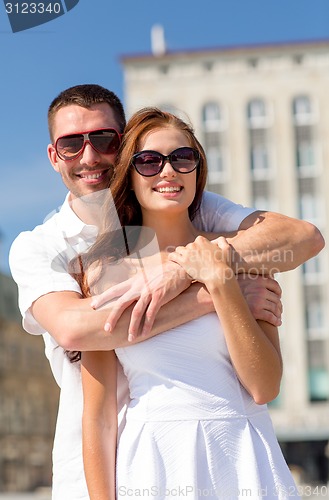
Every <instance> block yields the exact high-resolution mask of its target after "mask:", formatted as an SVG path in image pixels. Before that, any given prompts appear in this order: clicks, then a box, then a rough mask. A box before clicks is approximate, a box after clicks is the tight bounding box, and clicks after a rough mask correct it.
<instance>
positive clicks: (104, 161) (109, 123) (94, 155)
mask: <svg viewBox="0 0 329 500" xmlns="http://www.w3.org/2000/svg"><path fill="white" fill-rule="evenodd" d="M103 128H114V129H116V130H119V126H118V123H117V121H116V119H115V116H114V113H113V110H112V108H111V107H110V106H109V105H108V104H107V103H101V104H94V105H93V106H92V107H91V108H89V109H87V108H83V107H81V106H77V105H69V106H65V107H63V108H60V109H59V110H58V111H57V113H56V115H55V117H54V122H53V136H54V144H55V143H56V140H57V139H58V137H61V136H63V135H70V134H76V133H79V132H89V131H92V130H97V129H103ZM48 157H49V160H50V162H51V164H52V166H53V168H54V169H55V170H56V172H59V173H60V174H61V177H62V180H63V182H64V184H65V185H66V187H67V188H68V190H69V191H70V192H71V194H72V198H80V197H81V196H84V195H88V194H91V193H94V192H96V191H99V190H101V189H106V188H108V187H109V185H110V181H111V178H112V174H113V164H114V161H115V157H116V153H113V154H101V153H99V152H98V151H96V150H95V149H94V148H93V147H92V146H91V145H90V144H89V143H87V144H85V146H84V149H83V152H82V153H81V155H80V156H78V158H76V159H74V160H71V161H65V160H62V159H61V158H59V156H58V155H57V153H56V150H55V147H54V145H53V144H49V146H48Z"/></svg>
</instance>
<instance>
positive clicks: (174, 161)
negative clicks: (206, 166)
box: [131, 147, 200, 177]
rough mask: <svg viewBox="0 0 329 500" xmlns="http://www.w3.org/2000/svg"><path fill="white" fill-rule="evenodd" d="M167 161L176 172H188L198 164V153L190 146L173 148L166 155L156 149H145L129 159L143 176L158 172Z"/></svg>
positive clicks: (150, 175)
mask: <svg viewBox="0 0 329 500" xmlns="http://www.w3.org/2000/svg"><path fill="white" fill-rule="evenodd" d="M167 161H169V163H170V165H171V166H172V168H173V169H174V170H175V171H176V172H179V173H180V174H189V173H190V172H193V170H195V169H196V168H197V166H198V165H199V163H200V153H199V151H198V150H197V149H194V148H190V147H182V148H178V149H175V150H174V151H172V152H171V153H169V155H166V156H165V155H163V154H161V153H159V152H158V151H151V150H150V151H149V150H145V151H140V152H139V153H136V154H134V155H133V157H132V159H131V163H132V165H133V166H134V167H135V169H136V171H137V172H138V173H139V174H140V175H143V176H144V177H152V176H153V175H157V174H159V173H160V172H161V170H162V169H163V167H164V166H165V164H166V162H167Z"/></svg>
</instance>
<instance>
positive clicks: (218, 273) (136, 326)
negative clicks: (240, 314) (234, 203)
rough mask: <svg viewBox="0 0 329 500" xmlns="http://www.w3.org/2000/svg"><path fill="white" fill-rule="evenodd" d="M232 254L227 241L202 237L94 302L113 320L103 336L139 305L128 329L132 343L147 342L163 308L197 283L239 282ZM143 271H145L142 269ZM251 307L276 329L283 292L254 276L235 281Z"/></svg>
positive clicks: (242, 275)
mask: <svg viewBox="0 0 329 500" xmlns="http://www.w3.org/2000/svg"><path fill="white" fill-rule="evenodd" d="M231 258H232V248H231V246H230V245H229V243H228V242H227V240H226V239H225V238H224V237H219V238H217V239H215V240H213V241H209V240H208V239H207V238H204V237H202V236H198V237H197V238H196V240H195V241H194V242H192V243H189V244H188V245H186V246H185V247H182V246H180V247H177V248H176V249H175V251H174V252H172V253H169V254H168V261H167V262H165V263H163V264H161V265H157V266H153V267H152V269H151V270H150V269H148V272H147V273H145V272H139V273H137V274H135V275H134V276H133V277H131V278H129V279H127V280H125V281H123V282H121V283H119V284H116V285H113V286H111V287H110V288H108V289H107V290H105V291H104V292H103V293H100V294H98V295H94V296H93V297H92V301H91V306H92V307H93V308H94V309H98V308H100V307H102V306H106V308H108V309H109V314H108V317H107V320H106V323H105V325H104V330H105V331H107V332H112V331H113V330H114V328H115V325H116V323H117V321H118V319H119V318H120V316H121V315H122V313H123V312H124V311H125V310H126V309H127V308H128V307H129V306H131V305H132V304H134V303H135V305H134V307H133V309H132V313H131V317H130V323H129V327H128V340H129V341H132V340H134V339H135V337H136V336H139V335H140V336H147V335H148V334H149V333H150V331H151V329H152V326H153V324H154V321H155V317H156V315H157V313H158V311H159V309H160V307H162V306H163V305H164V304H166V303H168V302H169V301H171V300H173V299H174V298H175V297H177V296H178V295H179V294H181V293H182V292H184V290H186V289H187V288H188V287H190V286H193V285H191V283H192V281H193V280H195V281H199V282H200V283H206V282H207V281H209V280H216V279H220V280H225V279H228V278H230V279H232V278H233V277H234V271H233V269H232V267H231ZM141 268H143V266H141ZM235 279H237V281H238V284H239V286H240V288H241V291H242V293H243V295H244V298H245V300H246V301H247V303H248V306H249V308H250V310H251V312H252V314H253V316H254V318H255V319H257V320H263V321H267V322H269V323H271V324H273V325H274V326H279V325H280V324H281V315H282V303H281V288H280V285H279V284H278V282H277V281H275V280H274V279H272V278H270V277H266V276H262V275H256V274H252V275H250V274H249V273H248V274H238V275H237V276H235Z"/></svg>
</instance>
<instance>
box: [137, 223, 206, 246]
mask: <svg viewBox="0 0 329 500" xmlns="http://www.w3.org/2000/svg"><path fill="white" fill-rule="evenodd" d="M143 226H145V227H148V228H151V229H153V231H154V232H155V235H156V237H157V242H158V245H159V250H160V251H161V252H168V251H169V252H170V251H173V250H174V249H175V248H176V247H177V246H179V245H187V244H188V243H190V242H191V241H194V240H195V238H196V237H197V236H198V235H199V234H200V232H199V231H198V230H197V229H196V228H195V227H194V226H193V224H192V222H191V220H190V218H189V216H188V214H173V215H168V214H166V215H164V216H162V215H160V214H156V215H154V216H147V217H145V216H144V218H143ZM142 232H143V231H142Z"/></svg>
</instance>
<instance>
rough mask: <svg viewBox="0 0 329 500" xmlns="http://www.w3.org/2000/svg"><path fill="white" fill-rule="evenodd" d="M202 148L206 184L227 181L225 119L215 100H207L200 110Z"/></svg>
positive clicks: (211, 184)
mask: <svg viewBox="0 0 329 500" xmlns="http://www.w3.org/2000/svg"><path fill="white" fill-rule="evenodd" d="M202 125H203V134H204V148H205V152H206V155H207V162H208V184H209V185H210V186H211V187H212V186H213V185H215V184H220V183H224V182H226V181H227V176H228V170H227V150H226V137H225V129H226V121H225V119H224V117H223V114H222V109H221V108H220V106H219V105H218V103H216V102H209V103H207V104H205V105H204V107H203V110H202Z"/></svg>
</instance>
